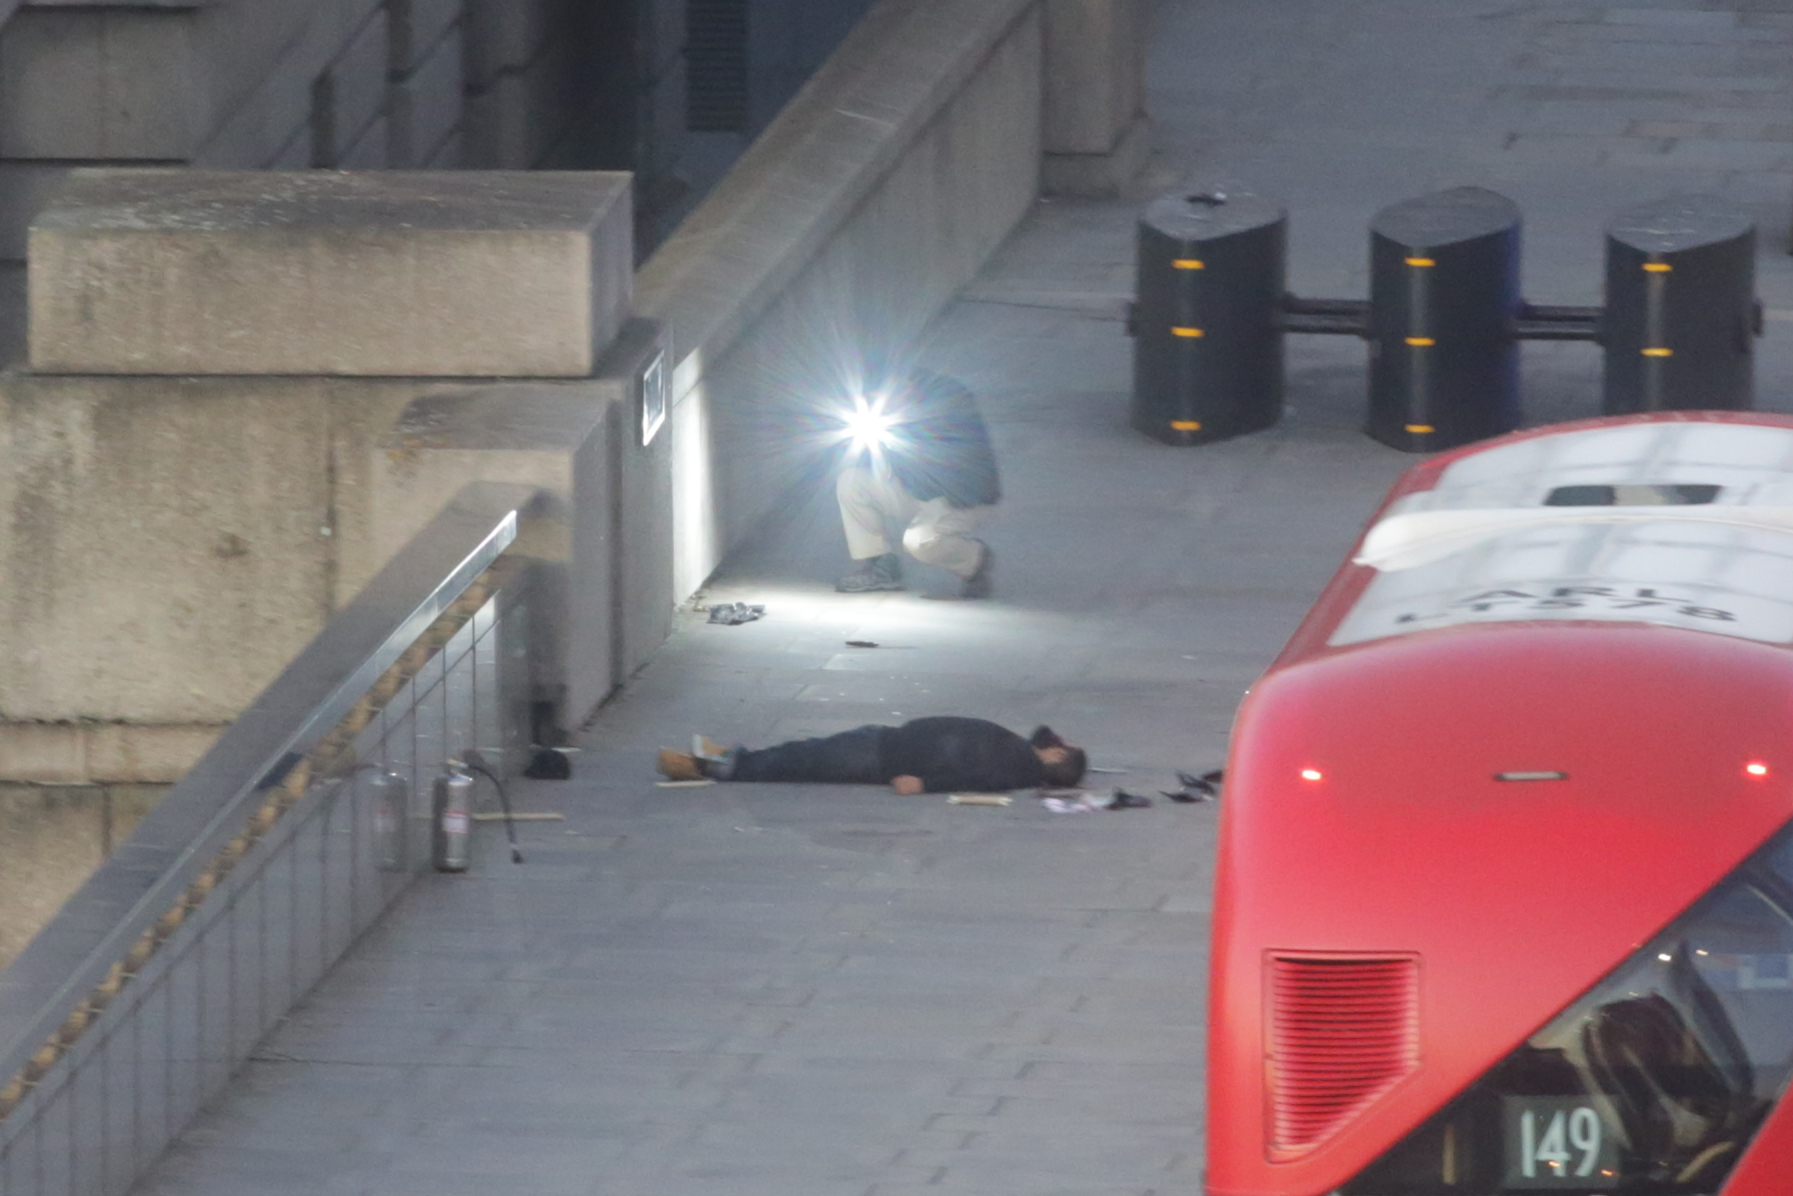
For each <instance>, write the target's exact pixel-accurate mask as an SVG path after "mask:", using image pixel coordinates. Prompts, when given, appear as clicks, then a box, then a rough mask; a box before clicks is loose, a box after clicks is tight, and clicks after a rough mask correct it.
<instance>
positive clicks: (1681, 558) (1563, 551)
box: [1329, 422, 1793, 646]
mask: <svg viewBox="0 0 1793 1196" xmlns="http://www.w3.org/2000/svg"><path fill="white" fill-rule="evenodd" d="M1572 487H1574V488H1593V491H1592V492H1593V493H1601V492H1604V493H1605V494H1606V495H1607V497H1606V498H1605V499H1604V500H1600V499H1595V500H1592V501H1600V502H1601V505H1575V504H1576V503H1577V502H1580V501H1589V500H1588V499H1586V493H1587V492H1586V491H1583V492H1581V493H1580V494H1579V495H1578V494H1577V492H1576V491H1571V490H1568V489H1567V488H1572ZM1677 487H1679V488H1682V489H1681V490H1676V489H1675V488H1677ZM1684 495H1693V497H1691V498H1689V497H1683V496H1684ZM1553 496H1554V497H1553ZM1565 502H1566V503H1567V505H1564V504H1565ZM1357 560H1358V563H1359V564H1364V565H1369V566H1372V567H1374V568H1375V569H1376V570H1377V572H1376V576H1375V577H1374V578H1373V579H1372V580H1371V581H1370V583H1369V585H1368V586H1367V587H1366V588H1365V590H1364V593H1363V595H1362V597H1361V598H1360V599H1359V600H1358V602H1357V603H1356V604H1355V605H1354V606H1353V607H1352V608H1351V610H1350V612H1349V613H1348V614H1347V615H1346V616H1345V618H1344V619H1343V620H1342V621H1341V622H1340V623H1339V626H1338V627H1337V628H1336V629H1335V630H1334V632H1333V634H1332V636H1331V638H1330V640H1329V642H1330V643H1331V644H1333V645H1335V646H1342V645H1347V644H1356V643H1363V642H1366V641H1368V640H1373V639H1381V638H1385V637H1387V636H1393V635H1401V634H1404V633H1406V632H1410V631H1419V630H1424V629H1427V628H1432V627H1449V626H1456V625H1460V624H1467V623H1489V622H1513V621H1533V620H1565V619H1567V620H1598V621H1615V622H1638V623H1651V624H1658V625H1663V626H1672V627H1685V628H1689V629H1694V630H1700V631H1711V632H1717V633H1720V634H1724V635H1732V636H1737V637H1740V638H1743V639H1752V640H1760V641H1763V642H1769V643H1790V642H1793V429H1789V428H1780V427H1767V426H1761V425H1748V424H1725V423H1704V422H1688V423H1649V424H1633V425H1628V426H1620V427H1611V428H1592V429H1586V430H1583V431H1575V432H1564V433H1561V434H1558V435H1547V436H1537V437H1532V438H1529V439H1525V440H1520V441H1516V442H1514V443H1512V444H1505V445H1501V446H1500V447H1498V448H1492V449H1488V450H1487V451H1485V452H1480V453H1475V454H1472V455H1470V456H1467V457H1464V458H1462V459H1460V460H1458V461H1455V462H1453V463H1452V464H1451V465H1450V466H1448V467H1447V468H1446V469H1445V470H1444V471H1443V473H1442V474H1440V476H1439V480H1438V484H1437V486H1436V487H1435V488H1434V489H1432V490H1427V491H1422V492H1419V493H1415V494H1410V495H1407V496H1406V497H1405V498H1403V499H1401V500H1400V501H1399V502H1398V503H1396V504H1395V505H1394V506H1393V507H1391V508H1390V509H1389V511H1388V512H1387V513H1386V514H1385V516H1384V517H1383V518H1382V519H1381V520H1380V521H1379V522H1378V523H1377V524H1376V526H1375V527H1374V528H1372V529H1371V530H1370V533H1369V534H1368V535H1367V536H1366V537H1365V539H1364V544H1363V549H1362V551H1361V552H1360V554H1359V556H1358V558H1357Z"/></svg>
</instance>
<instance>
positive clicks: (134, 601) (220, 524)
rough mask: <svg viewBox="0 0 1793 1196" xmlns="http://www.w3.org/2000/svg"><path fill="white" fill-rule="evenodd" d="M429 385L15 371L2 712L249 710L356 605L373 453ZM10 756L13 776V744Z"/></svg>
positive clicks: (91, 714) (109, 752)
mask: <svg viewBox="0 0 1793 1196" xmlns="http://www.w3.org/2000/svg"><path fill="white" fill-rule="evenodd" d="M428 388H429V387H428V384H424V383H418V382H415V381H398V380H384V379H382V380H332V379H323V378H265V379H255V378H229V379H224V378H195V377H189V378H180V379H163V378H107V377H95V376H88V377H65V378H58V377H43V376H33V375H20V374H11V375H6V376H4V377H3V378H0V443H5V444H6V445H7V451H6V452H5V453H3V454H0V606H3V607H4V609H6V610H7V611H8V617H7V619H5V620H4V621H0V710H3V711H5V714H6V717H7V718H8V719H11V720H16V721H20V722H24V721H31V722H37V723H63V724H110V723H129V724H136V725H140V726H151V727H154V726H161V727H177V728H178V727H195V726H200V725H206V724H210V725H214V726H215V725H221V724H223V723H225V722H228V721H229V720H230V719H232V718H234V717H235V716H236V714H237V713H238V712H239V711H240V710H241V709H242V708H243V707H244V706H245V705H246V704H247V703H248V702H249V701H250V700H251V699H252V698H253V697H254V696H255V695H256V694H257V693H259V692H260V691H261V690H262V688H263V687H264V686H266V685H267V684H268V682H270V681H271V680H273V678H274V677H275V676H276V675H277V674H278V673H279V671H280V670H281V669H282V668H283V667H284V666H285V665H286V663H287V662H288V661H289V660H291V659H292V658H293V656H294V655H295V654H296V653H297V652H298V651H299V650H300V649H301V648H303V647H304V646H305V644H306V643H308V642H309V641H310V640H311V638H312V636H314V635H316V634H317V632H318V631H319V630H320V629H321V628H322V627H323V625H324V622H325V620H326V619H327V618H328V617H329V615H330V613H331V612H332V611H333V610H334V609H336V608H337V607H338V606H339V605H340V604H341V603H342V602H343V601H345V600H346V598H347V597H348V595H347V594H346V593H344V588H345V583H344V582H343V580H342V575H343V573H344V571H345V568H344V565H345V561H344V557H345V552H346V551H347V550H348V549H347V546H348V545H349V544H350V543H352V542H357V541H356V537H358V536H361V535H363V534H364V527H365V518H364V517H363V516H362V514H361V513H362V512H363V511H364V509H365V495H366V493H367V468H368V467H367V456H368V446H369V445H371V444H372V443H373V442H374V440H375V439H376V438H377V437H378V435H380V434H381V433H383V432H384V431H385V430H386V429H387V428H388V427H390V426H391V424H392V421H393V419H394V418H396V416H397V414H398V412H399V411H401V410H403V408H404V406H405V404H406V403H408V402H410V401H411V400H412V399H414V398H416V397H417V396H418V395H419V394H421V393H424V392H426V391H427V389H428ZM224 645H228V647H229V650H228V651H224V650H222V646H224ZM108 734H110V733H108ZM177 739H178V737H177ZM81 751H82V752H88V753H89V754H88V755H84V756H80V757H77V758H75V759H76V760H77V762H79V768H80V770H89V769H92V768H99V769H101V770H102V771H105V770H106V769H108V768H109V767H110V766H109V765H106V764H105V761H106V760H114V761H122V762H124V763H123V764H121V765H120V769H121V771H122V772H123V773H125V774H133V773H136V774H139V775H129V776H127V777H124V778H121V779H135V780H151V779H158V778H157V777H156V776H145V775H141V772H142V771H143V770H149V771H152V772H154V771H156V770H157V769H160V768H161V765H157V764H156V762H157V761H158V760H159V761H163V762H164V763H166V762H168V761H170V760H173V759H174V757H173V756H170V755H168V754H167V753H168V752H177V751H179V752H182V753H184V749H180V748H179V743H178V742H167V743H163V744H161V745H156V744H152V743H150V742H148V741H147V740H142V739H138V740H133V741H113V740H106V739H101V740H96V741H95V742H94V743H93V744H92V745H91V752H89V748H87V747H83V748H82V749H81ZM133 760H135V761H136V763H135V764H131V763H130V762H131V761H133ZM185 762H186V761H185V756H184V754H182V756H181V760H180V766H181V767H184V764H185ZM0 764H4V766H5V767H4V768H0V776H3V775H6V769H10V768H11V767H12V764H11V763H10V761H9V759H8V755H7V753H0ZM152 765H154V766H155V767H154V768H152ZM169 767H173V765H169ZM39 779H50V778H48V777H44V776H40V778H39ZM73 779H77V780H91V779H94V778H93V777H92V776H91V775H82V776H77V777H74V778H73Z"/></svg>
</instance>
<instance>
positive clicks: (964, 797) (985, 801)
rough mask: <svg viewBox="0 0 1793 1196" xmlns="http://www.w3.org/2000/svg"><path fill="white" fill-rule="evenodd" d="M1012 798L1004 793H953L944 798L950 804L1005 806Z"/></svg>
mask: <svg viewBox="0 0 1793 1196" xmlns="http://www.w3.org/2000/svg"><path fill="white" fill-rule="evenodd" d="M1014 800H1015V799H1014V798H1012V797H1010V796H1009V795H1008V794H1006V793H954V794H952V795H950V796H948V797H947V799H946V801H947V804H948V805H952V806H1006V805H1010V804H1012V803H1013V802H1014Z"/></svg>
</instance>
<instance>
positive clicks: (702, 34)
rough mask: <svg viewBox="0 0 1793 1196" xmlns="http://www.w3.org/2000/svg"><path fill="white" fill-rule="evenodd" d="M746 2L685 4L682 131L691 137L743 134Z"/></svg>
mask: <svg viewBox="0 0 1793 1196" xmlns="http://www.w3.org/2000/svg"><path fill="white" fill-rule="evenodd" d="M747 5H748V0H686V7H685V21H686V31H685V61H686V69H687V72H688V77H689V83H688V88H689V91H688V95H687V100H686V109H685V127H686V128H687V129H689V130H690V131H691V132H693V133H740V132H745V131H746V129H747Z"/></svg>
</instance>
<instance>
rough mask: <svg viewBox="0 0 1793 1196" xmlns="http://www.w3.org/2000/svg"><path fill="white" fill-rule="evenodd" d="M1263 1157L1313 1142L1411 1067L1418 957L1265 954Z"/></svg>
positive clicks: (1282, 1155)
mask: <svg viewBox="0 0 1793 1196" xmlns="http://www.w3.org/2000/svg"><path fill="white" fill-rule="evenodd" d="M1269 973H1270V974H1269V976H1268V977H1267V979H1268V981H1269V987H1270V1026H1269V1035H1268V1039H1269V1059H1268V1061H1267V1062H1268V1075H1267V1077H1266V1078H1267V1080H1268V1082H1269V1088H1270V1127H1269V1129H1270V1141H1269V1154H1270V1158H1271V1159H1272V1160H1273V1161H1277V1162H1287V1161H1289V1160H1291V1159H1295V1158H1299V1157H1300V1156H1302V1155H1304V1154H1306V1153H1308V1152H1309V1151H1311V1150H1313V1149H1315V1148H1316V1147H1318V1146H1319V1145H1320V1144H1321V1143H1322V1142H1324V1141H1326V1139H1328V1138H1330V1137H1332V1135H1334V1134H1336V1133H1338V1132H1339V1130H1341V1129H1343V1128H1344V1126H1345V1125H1346V1123H1348V1122H1349V1121H1351V1120H1352V1119H1353V1118H1355V1117H1356V1116H1358V1115H1359V1114H1360V1113H1362V1112H1363V1111H1364V1110H1365V1109H1367V1108H1369V1106H1370V1105H1372V1104H1374V1103H1375V1102H1376V1100H1378V1099H1379V1098H1380V1097H1381V1096H1383V1095H1384V1094H1385V1093H1387V1092H1388V1091H1389V1089H1391V1088H1393V1087H1394V1086H1395V1085H1396V1084H1399V1083H1400V1082H1401V1081H1402V1080H1403V1079H1404V1078H1406V1077H1407V1076H1408V1075H1410V1074H1411V1073H1412V1072H1413V1070H1414V1069H1415V1068H1416V1067H1418V1066H1419V960H1417V959H1415V958H1414V957H1412V956H1378V957H1361V956H1360V957H1355V958H1336V957H1335V958H1319V957H1313V956H1272V957H1271V959H1270V964H1269Z"/></svg>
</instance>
